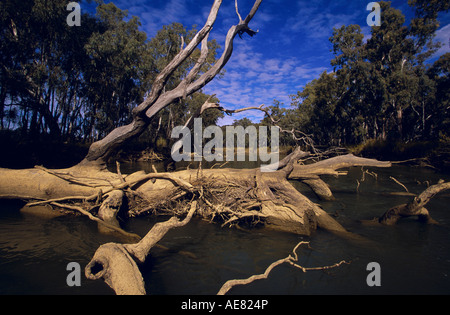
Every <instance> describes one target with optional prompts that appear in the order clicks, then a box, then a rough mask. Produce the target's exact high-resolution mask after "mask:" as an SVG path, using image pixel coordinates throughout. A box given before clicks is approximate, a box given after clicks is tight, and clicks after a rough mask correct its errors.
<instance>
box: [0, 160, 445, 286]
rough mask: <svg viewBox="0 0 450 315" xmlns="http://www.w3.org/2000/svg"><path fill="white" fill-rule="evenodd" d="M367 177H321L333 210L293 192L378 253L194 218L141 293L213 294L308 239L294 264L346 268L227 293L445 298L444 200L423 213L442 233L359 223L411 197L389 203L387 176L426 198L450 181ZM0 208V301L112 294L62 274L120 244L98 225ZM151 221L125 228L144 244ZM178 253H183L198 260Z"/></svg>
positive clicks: (322, 234) (413, 225)
mask: <svg viewBox="0 0 450 315" xmlns="http://www.w3.org/2000/svg"><path fill="white" fill-rule="evenodd" d="M145 167H146V168H144V164H143V163H134V164H129V165H127V164H124V165H122V172H124V173H127V172H131V171H133V170H137V169H144V170H146V171H147V172H148V171H150V169H151V165H149V164H145ZM158 167H161V165H157V168H158ZM179 167H180V166H179ZM183 167H185V165H183ZM191 167H192V168H195V165H192V166H191ZM205 167H210V166H205ZM227 167H249V165H245V163H243V164H241V165H237V166H236V165H228V166H227ZM250 167H254V166H253V165H252V166H250ZM372 171H375V172H376V173H377V178H376V179H375V178H374V177H373V176H370V175H367V174H365V178H364V180H362V171H361V168H352V169H350V170H349V173H348V175H347V176H342V177H340V178H334V177H324V179H325V181H326V182H327V183H329V185H330V186H331V189H332V190H333V192H334V194H335V197H336V201H334V202H320V201H319V200H317V199H316V197H315V196H314V194H313V193H311V192H310V191H309V190H308V188H307V187H306V186H304V185H303V184H301V183H298V182H292V183H293V185H294V186H295V187H296V188H297V189H298V190H300V191H301V192H302V193H305V194H306V195H307V196H308V197H310V198H311V199H312V200H313V201H314V202H318V203H320V204H321V205H322V207H323V208H324V209H325V210H326V211H327V212H329V213H330V214H331V215H333V216H335V217H336V219H337V220H338V221H339V222H341V223H342V224H343V225H344V226H345V227H347V228H348V229H349V230H350V231H352V232H354V233H357V234H360V235H362V236H364V237H366V238H368V239H370V240H374V241H376V243H377V244H378V246H376V247H372V246H361V245H358V244H355V243H351V242H349V241H346V240H344V239H341V238H338V237H336V236H335V235H332V234H330V233H328V232H326V231H322V230H318V231H316V232H315V233H314V234H313V235H312V236H311V237H300V236H297V235H291V234H286V233H278V232H273V231H267V230H264V229H257V230H253V231H251V232H246V231H241V230H236V229H229V228H221V227H220V226H217V225H212V224H209V223H208V222H205V221H202V220H199V219H193V220H192V221H191V222H190V223H189V224H188V225H187V226H185V227H182V228H179V229H176V230H172V231H170V232H169V233H168V234H167V235H166V236H165V237H164V238H163V240H162V241H161V244H162V245H164V246H166V247H168V248H169V250H162V249H158V248H155V249H154V250H152V252H151V256H149V257H148V259H147V261H146V262H145V264H143V265H142V266H141V270H142V274H143V277H144V280H145V283H146V286H147V287H146V290H147V292H148V293H149V294H181V295H183V294H215V293H217V291H218V290H219V288H220V287H221V285H222V284H223V283H224V282H225V281H227V280H229V279H232V278H247V277H248V276H250V275H252V274H257V273H262V272H264V270H265V269H266V268H267V267H268V266H269V265H270V264H271V263H272V262H274V261H276V260H278V259H281V258H284V257H286V256H287V255H289V254H290V252H291V250H292V249H293V247H294V246H295V245H296V244H297V243H298V242H299V241H301V240H306V241H310V246H311V247H310V248H308V247H306V246H305V247H301V248H300V249H299V250H298V254H299V264H300V265H302V266H304V267H316V266H325V265H332V264H334V263H337V262H339V261H341V260H347V261H350V262H351V263H350V264H348V265H342V266H341V267H339V268H335V269H330V270H327V271H309V272H306V273H303V272H302V271H301V270H299V269H296V268H293V267H292V266H289V265H282V266H279V267H277V268H276V269H274V270H273V271H272V273H271V274H270V277H269V279H267V280H260V281H256V282H254V283H252V284H250V285H247V286H241V287H236V288H235V289H233V290H232V291H231V292H230V293H231V294H448V293H449V292H450V275H449V271H450V244H449V243H448V239H449V235H450V211H449V210H450V208H449V204H450V194H449V193H442V194H441V195H438V196H436V197H435V198H434V199H433V200H431V201H430V203H429V204H428V205H427V208H428V209H429V211H430V213H431V215H432V217H433V218H434V219H435V220H437V221H438V222H439V223H440V225H438V226H431V225H425V224H423V223H420V222H418V221H417V220H415V219H414V218H409V219H404V220H402V221H400V223H399V224H397V225H396V226H394V227H385V226H367V225H364V224H361V220H367V219H372V218H373V217H377V216H380V215H381V214H383V213H384V212H385V211H386V210H388V209H389V208H391V207H392V206H395V205H398V204H400V203H405V202H407V201H409V200H410V198H411V197H410V196H403V195H396V194H392V192H402V191H405V189H404V188H403V187H401V186H400V185H399V184H397V183H396V182H395V181H393V180H392V179H391V178H390V176H392V177H394V178H396V179H397V180H398V181H400V182H401V183H403V184H404V185H405V186H406V187H407V188H408V189H409V191H410V192H412V193H420V192H421V191H423V190H424V189H425V188H426V187H427V183H426V181H427V180H428V181H429V182H430V183H431V184H434V183H436V182H437V181H438V180H439V179H440V178H443V179H445V180H450V178H449V177H448V176H447V177H445V176H444V175H442V174H439V173H436V172H435V171H433V170H430V169H423V168H410V167H403V166H394V167H392V168H390V169H373V170H372ZM357 180H358V181H359V182H360V185H359V187H358V190H357ZM0 208H1V211H0V294H111V293H113V292H112V291H111V290H110V289H109V288H108V287H107V286H106V285H105V284H104V283H103V282H102V281H90V280H87V279H86V278H85V277H84V275H82V283H81V287H68V286H67V284H66V277H67V275H68V273H69V272H68V271H67V270H66V266H67V264H68V263H69V262H72V261H74V262H78V263H79V264H80V265H81V268H82V273H83V269H84V266H85V265H86V264H87V263H88V262H89V260H90V259H91V257H92V255H93V254H94V252H95V250H96V249H97V248H98V246H100V245H101V244H103V243H106V242H111V241H118V240H116V239H113V238H111V237H108V236H105V235H100V234H99V233H97V226H96V224H95V223H93V222H92V221H90V220H89V219H86V218H84V217H82V216H79V217H75V218H74V217H64V216H63V217H57V218H53V219H41V218H37V217H34V216H31V215H27V214H23V213H20V212H19V211H18V209H19V208H20V204H18V203H15V202H2V203H0ZM160 219H161V218H160ZM155 222H156V219H155V218H151V217H140V218H134V219H132V220H130V221H128V222H127V223H126V229H128V230H130V231H133V232H135V233H138V234H140V235H144V234H145V233H146V232H147V231H148V230H149V229H150V228H151V226H152V225H153V224H154V223H155ZM180 251H187V252H189V253H191V254H193V255H195V258H193V257H191V256H189V255H183V254H182V253H180ZM369 262H378V263H379V264H380V267H381V286H380V287H369V286H368V285H367V282H366V278H367V276H368V274H369V272H370V271H367V270H366V268H367V265H368V263H369Z"/></svg>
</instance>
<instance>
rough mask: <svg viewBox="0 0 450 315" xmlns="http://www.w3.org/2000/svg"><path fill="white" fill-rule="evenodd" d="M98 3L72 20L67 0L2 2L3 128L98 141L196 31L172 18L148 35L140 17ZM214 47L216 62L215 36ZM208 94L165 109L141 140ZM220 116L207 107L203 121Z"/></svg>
mask: <svg viewBox="0 0 450 315" xmlns="http://www.w3.org/2000/svg"><path fill="white" fill-rule="evenodd" d="M87 1H88V2H91V1H90V0H87ZM79 2H80V1H79ZM95 3H96V5H97V7H96V13H95V14H89V13H86V12H85V11H84V10H82V13H83V14H82V17H81V26H80V27H70V26H68V25H67V23H66V18H67V15H68V13H69V12H68V11H67V10H66V6H67V2H65V1H60V0H21V1H16V0H2V1H1V2H0V49H1V54H0V124H1V125H0V129H11V130H17V132H18V133H20V134H21V135H22V136H27V135H28V136H30V137H32V138H38V137H40V136H41V135H51V137H52V139H55V140H59V141H67V140H72V141H85V142H92V141H95V140H98V139H99V138H102V137H104V136H105V135H106V134H108V133H109V132H110V131H111V130H113V129H114V128H116V127H118V126H121V125H124V124H127V123H129V122H130V121H131V119H132V109H133V108H134V107H135V106H137V105H138V104H140V103H141V102H142V101H143V99H144V97H145V93H147V92H148V91H149V90H150V89H151V86H152V82H153V81H154V79H155V77H156V76H157V74H158V73H159V72H160V71H161V70H162V69H163V68H164V67H165V66H166V65H167V63H168V62H169V61H170V60H171V59H172V58H173V57H174V56H175V55H176V54H177V53H178V52H179V51H180V49H181V37H183V40H184V42H185V44H187V43H189V41H190V40H191V39H192V37H193V36H194V34H195V33H196V30H195V27H193V28H192V29H190V30H187V29H186V28H185V27H184V26H183V25H181V24H177V23H173V24H171V25H167V26H164V27H163V29H162V30H160V31H159V32H158V34H157V35H156V36H155V38H152V39H148V38H147V36H146V34H145V33H144V32H142V31H140V30H139V28H140V25H141V24H140V21H139V19H138V18H137V17H134V16H129V14H128V12H127V11H123V10H121V9H119V8H118V7H117V6H115V5H114V3H112V2H110V3H107V4H105V3H104V2H103V1H101V0H98V1H95ZM81 6H82V7H83V3H82V2H81ZM209 48H210V51H209V55H208V62H209V64H212V63H214V61H215V59H216V50H217V49H218V48H219V46H218V44H217V43H216V42H215V41H210V43H209ZM199 54H200V52H199V50H198V49H197V51H195V53H194V55H193V56H192V58H190V59H188V60H187V61H186V62H185V63H184V64H183V65H182V66H181V67H180V68H178V69H177V71H176V72H175V73H173V74H172V76H171V77H170V78H169V80H168V82H167V86H166V89H171V88H173V87H175V86H176V85H178V84H179V82H180V81H181V80H182V79H183V78H184V77H185V76H186V75H187V73H188V71H189V70H190V69H191V68H192V67H193V65H194V63H195V59H196V58H195V57H196V56H199ZM209 64H208V65H205V66H204V69H202V71H200V73H199V75H200V74H202V72H204V71H205V70H207V69H208V67H210V66H209ZM207 97H208V96H207V95H204V94H202V93H197V94H194V95H191V96H190V97H187V98H185V99H182V100H180V101H178V102H177V103H175V104H173V105H171V106H169V108H167V109H164V110H163V111H161V112H160V113H159V116H158V117H156V119H154V121H153V124H152V125H151V127H150V129H151V130H150V131H149V133H147V136H146V137H145V136H144V137H141V140H142V141H146V143H147V144H150V145H152V144H155V142H156V139H157V138H158V137H159V136H162V137H167V136H168V135H170V130H171V127H172V126H175V125H180V124H184V122H185V120H186V119H187V117H188V115H189V113H193V112H194V111H195V110H196V109H197V108H199V106H201V105H202V104H203V102H204V101H205V100H206V98H207ZM215 101H217V102H218V101H219V100H217V99H216V100H215ZM221 115H222V114H221V112H219V111H209V112H208V113H207V114H206V115H205V117H204V121H205V123H209V124H212V123H215V122H216V121H217V119H218V118H219V117H220V116H221ZM151 132H153V133H154V134H151Z"/></svg>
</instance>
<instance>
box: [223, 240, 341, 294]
mask: <svg viewBox="0 0 450 315" xmlns="http://www.w3.org/2000/svg"><path fill="white" fill-rule="evenodd" d="M303 244H309V242H303V241H302V242H299V243H298V244H297V245H296V246H295V247H294V249H293V250H292V255H289V256H287V257H286V258H283V259H280V260H277V261H275V262H273V263H272V264H270V266H269V267H267V269H266V270H265V271H264V273H262V274H259V275H253V276H251V277H249V278H247V279H234V280H228V281H227V282H225V283H224V285H223V286H222V287H221V288H220V290H219V292H218V293H217V295H225V294H227V292H228V291H230V290H231V289H232V288H233V287H235V286H237V285H246V284H249V283H252V282H254V281H256V280H261V279H267V278H268V277H269V274H270V272H271V271H272V270H273V269H274V268H275V267H277V266H279V265H282V264H284V263H288V264H290V265H292V266H294V267H296V268H299V269H301V270H302V271H303V272H306V271H310V270H326V269H331V268H336V267H339V266H341V265H342V264H349V263H348V262H346V261H345V260H342V261H340V262H339V263H336V264H334V265H332V266H324V267H303V266H300V265H298V264H297V262H298V256H297V249H298V248H299V247H300V245H303Z"/></svg>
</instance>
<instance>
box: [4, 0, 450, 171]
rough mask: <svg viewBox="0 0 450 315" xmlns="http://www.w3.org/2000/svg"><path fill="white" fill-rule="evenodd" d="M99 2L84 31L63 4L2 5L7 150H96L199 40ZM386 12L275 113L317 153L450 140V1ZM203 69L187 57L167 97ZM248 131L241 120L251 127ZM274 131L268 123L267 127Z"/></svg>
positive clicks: (172, 116)
mask: <svg viewBox="0 0 450 315" xmlns="http://www.w3.org/2000/svg"><path fill="white" fill-rule="evenodd" d="M95 3H96V5H97V8H96V13H95V14H94V13H87V12H85V11H83V15H82V22H81V23H82V25H83V27H69V26H68V25H67V23H66V17H67V14H68V11H67V10H66V3H65V2H64V1H57V0H51V1H40V0H23V1H14V0H5V1H2V2H1V3H0V12H1V14H0V23H1V31H0V37H1V40H0V45H1V52H2V54H1V57H0V58H1V59H0V64H1V66H0V129H1V140H2V142H3V144H4V145H8V146H9V147H10V148H11V146H15V147H16V148H19V149H20V148H22V147H20V144H21V143H26V144H27V145H30V143H31V144H32V143H34V144H36V143H51V144H52V145H54V143H72V144H77V145H81V147H82V148H86V146H87V145H88V144H90V143H92V142H93V141H96V140H98V139H101V138H103V137H104V136H105V135H107V134H108V133H109V132H110V131H111V130H113V129H114V128H116V127H118V126H121V125H124V124H127V123H129V122H130V121H131V119H132V109H133V108H134V107H136V106H137V104H139V103H141V102H142V100H143V99H144V97H145V93H146V91H149V89H150V88H151V85H152V82H153V81H154V79H155V77H156V76H157V75H158V73H159V72H160V71H161V70H162V69H163V68H164V67H165V66H166V65H167V63H168V62H169V61H170V60H172V58H173V57H174V56H175V55H176V54H177V53H178V51H179V50H180V47H181V45H182V44H183V42H182V40H183V39H184V41H186V42H189V40H190V39H191V38H192V36H194V34H195V33H196V28H195V26H193V27H190V28H188V27H186V26H183V25H181V24H178V23H173V24H171V25H167V26H164V27H163V29H161V30H160V31H159V32H158V33H157V35H156V36H155V37H154V38H151V39H150V38H147V36H146V34H145V33H144V32H142V31H140V30H139V26H140V22H139V19H138V18H137V17H130V16H129V15H128V13H127V11H123V10H120V9H119V8H117V7H116V6H115V5H114V4H113V3H109V4H104V3H102V1H95ZM91 4H92V3H91ZM380 4H381V7H382V19H381V21H382V25H381V26H380V27H372V34H371V36H370V38H368V39H367V38H364V35H363V34H362V32H361V28H360V26H359V25H348V26H342V27H341V28H339V29H334V30H333V35H332V37H330V41H331V43H332V47H333V52H334V59H333V60H331V65H332V66H333V68H334V71H333V72H331V73H327V72H324V73H322V75H321V76H320V77H319V78H316V79H315V80H313V81H311V82H310V83H308V84H307V85H306V86H305V87H304V89H303V90H301V91H298V93H297V94H296V95H292V96H291V99H292V102H291V104H290V106H289V105H288V104H280V103H279V102H277V101H274V104H273V105H272V106H270V107H269V109H270V112H271V114H272V118H275V119H276V120H277V121H278V124H279V125H280V126H283V128H286V129H296V130H301V131H303V132H304V133H306V134H308V135H309V136H310V138H311V139H312V140H313V141H314V143H315V144H316V145H326V146H330V145H332V146H347V147H348V146H355V145H360V144H364V143H367V142H368V141H369V140H371V141H374V140H379V141H388V142H401V143H407V142H412V141H433V142H439V141H440V143H446V142H448V141H449V137H450V134H449V133H448V130H450V128H449V127H450V104H449V99H450V95H449V93H450V92H449V91H450V89H449V85H450V77H449V74H450V54H449V53H447V54H445V55H443V56H441V57H440V58H439V59H437V60H435V61H434V62H430V61H429V60H430V57H431V56H433V54H434V52H435V51H436V50H437V49H438V47H439V45H438V44H435V43H433V38H434V35H435V33H436V30H437V28H438V27H439V22H438V20H437V15H438V13H439V12H440V11H445V10H448V8H449V3H448V2H447V1H420V0H410V1H409V4H410V6H412V7H413V8H414V9H415V17H414V18H413V19H412V20H411V21H410V22H409V23H406V21H405V17H404V15H403V14H402V12H400V11H399V10H397V9H395V8H392V7H391V6H390V2H380ZM182 38H183V39H182ZM209 46H210V47H209V48H210V50H209V55H208V59H209V60H208V63H206V64H212V63H213V62H214V61H215V60H216V55H217V52H218V51H219V50H220V49H221V48H220V46H219V45H218V44H217V43H216V42H215V41H210V42H209ZM199 53H200V51H199V50H198V51H196V54H197V55H198V54H199ZM194 60H195V56H194V58H190V59H187V60H186V61H185V62H184V64H183V66H182V67H180V68H179V69H177V70H176V73H174V74H173V75H172V76H171V78H170V81H169V82H168V83H167V88H168V89H170V88H173V87H175V86H177V85H178V84H179V82H180V81H181V80H182V79H183V78H184V77H185V76H186V75H187V73H188V72H189V70H190V69H191V68H192V67H193V65H194V63H195V62H194ZM206 67H207V66H205V68H206ZM205 70H206V69H205ZM207 97H208V95H205V94H203V93H201V92H197V93H195V94H193V95H191V96H188V97H186V98H184V99H182V100H180V101H177V103H176V104H172V105H171V106H169V107H167V108H165V109H163V110H162V111H161V112H160V113H158V118H157V119H154V120H153V121H152V123H151V124H150V126H149V128H148V131H147V132H145V133H144V134H143V135H141V137H140V138H139V140H138V141H135V142H133V143H132V146H134V148H138V149H145V148H146V147H150V148H157V147H158V148H167V147H168V146H169V143H168V139H169V138H170V132H171V130H172V129H173V127H174V126H177V125H182V124H184V122H185V121H186V120H187V117H188V115H190V113H192V112H194V111H195V110H196V109H197V108H198V107H199V106H201V104H203V102H204V101H205V99H207ZM273 97H274V99H276V98H277V95H273ZM215 101H219V100H217V99H216V100H215ZM254 105H259V104H254ZM222 115H223V113H222V112H221V111H219V110H209V111H207V112H205V113H204V114H203V115H202V118H203V122H204V125H205V126H206V125H211V124H215V123H216V122H217V119H218V118H219V117H221V116H222ZM250 123H251V122H250V121H249V120H248V119H243V120H239V121H236V122H235V124H240V125H243V126H244V127H245V126H246V125H248V124H250ZM271 123H272V121H271V119H269V117H268V116H267V115H266V118H265V119H264V120H263V121H262V122H261V124H263V125H270V124H271ZM150 135H151V136H150ZM294 142H295V141H294V140H293V138H292V136H291V135H290V134H289V133H285V134H283V133H282V138H281V144H282V145H294V144H295V143H294ZM83 144H85V146H84V147H83ZM40 147H41V148H42V145H40ZM72 152H73V151H72ZM84 153H85V152H84V151H83V153H80V157H82V156H83V155H84ZM72 154H73V153H72ZM33 162H35V163H38V162H39V161H33ZM6 166H8V165H6Z"/></svg>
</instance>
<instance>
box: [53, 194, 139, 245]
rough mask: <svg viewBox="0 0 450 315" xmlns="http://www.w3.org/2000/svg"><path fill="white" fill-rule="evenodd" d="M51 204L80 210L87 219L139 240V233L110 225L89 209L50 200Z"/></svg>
mask: <svg viewBox="0 0 450 315" xmlns="http://www.w3.org/2000/svg"><path fill="white" fill-rule="evenodd" d="M51 204H52V205H54V206H57V207H60V208H66V209H70V210H75V211H78V212H80V213H81V214H83V215H85V216H87V217H88V218H89V219H91V220H92V221H95V222H98V223H100V224H102V225H104V226H105V227H107V228H109V229H112V230H114V231H116V232H119V233H120V234H123V235H125V236H126V237H129V238H131V239H133V240H140V239H141V237H140V236H139V235H137V234H134V233H129V232H127V231H124V230H122V229H121V228H120V227H117V226H114V225H111V224H109V223H106V222H105V221H103V220H101V219H99V218H97V217H96V216H94V215H93V214H92V213H90V212H89V211H86V210H84V209H83V208H81V207H78V206H71V205H65V204H61V203H58V202H52V203H51Z"/></svg>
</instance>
